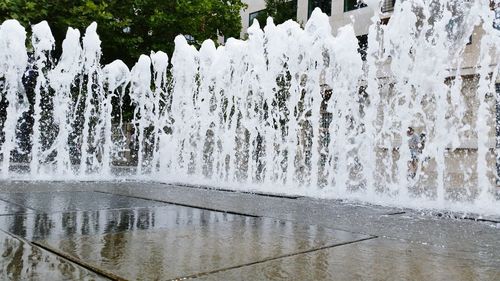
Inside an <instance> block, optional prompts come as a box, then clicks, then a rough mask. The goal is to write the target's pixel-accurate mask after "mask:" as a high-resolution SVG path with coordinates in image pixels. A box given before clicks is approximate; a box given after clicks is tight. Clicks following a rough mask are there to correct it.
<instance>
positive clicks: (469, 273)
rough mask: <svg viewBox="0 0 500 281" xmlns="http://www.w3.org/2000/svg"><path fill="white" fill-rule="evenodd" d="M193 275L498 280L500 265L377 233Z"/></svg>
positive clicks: (216, 277) (313, 280)
mask: <svg viewBox="0 0 500 281" xmlns="http://www.w3.org/2000/svg"><path fill="white" fill-rule="evenodd" d="M195 280H200V281H201V280H311V281H316V280H394V281H397V280H427V281H430V280H500V267H499V266H498V263H495V262H493V261H488V260H486V261H478V260H475V259H468V258H467V257H463V256H455V255H453V254H451V253H449V252H448V250H447V249H446V248H439V247H433V246H431V245H422V244H414V243H408V242H405V241H399V240H392V239H385V238H376V239H370V240H365V241H361V242H357V243H352V244H347V245H341V246H337V247H332V248H328V249H322V250H318V251H314V252H310V253H305V254H300V255H294V256H290V257H285V258H282V259H276V260H272V261H264V262H262V263H257V264H253V265H249V266H245V267H239V268H236V269H230V270H225V271H219V272H215V273H212V274H206V275H203V276H200V277H199V278H197V279H195Z"/></svg>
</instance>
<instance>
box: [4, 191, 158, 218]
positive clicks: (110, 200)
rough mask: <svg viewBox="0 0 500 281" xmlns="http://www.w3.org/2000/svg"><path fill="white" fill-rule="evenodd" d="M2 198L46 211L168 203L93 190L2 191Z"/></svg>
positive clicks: (12, 202)
mask: <svg viewBox="0 0 500 281" xmlns="http://www.w3.org/2000/svg"><path fill="white" fill-rule="evenodd" d="M0 200H3V201H4V202H9V203H11V204H15V205H17V206H23V207H24V208H29V209H31V210H37V211H39V212H45V213H49V212H62V211H78V210H98V209H121V208H137V207H155V206H165V205H166V204H165V203H162V202H158V201H151V200H144V199H139V198H132V197H128V196H121V195H118V194H108V193H101V192H92V191H90V192H89V191H58V192H17V193H0ZM0 202H1V201H0ZM0 207H1V205H0Z"/></svg>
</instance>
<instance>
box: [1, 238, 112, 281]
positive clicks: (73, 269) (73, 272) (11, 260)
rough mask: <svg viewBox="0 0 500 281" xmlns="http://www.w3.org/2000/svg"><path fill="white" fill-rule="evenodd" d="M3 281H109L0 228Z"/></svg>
mask: <svg viewBox="0 0 500 281" xmlns="http://www.w3.org/2000/svg"><path fill="white" fill-rule="evenodd" d="M0 254H1V258H0V280H40V281H45V280H108V279H106V278H104V277H101V276H99V275H97V274H95V273H94V272H91V271H89V270H86V269H84V268H82V267H80V266H78V265H75V264H74V263H71V262H68V261H66V260H65V259H62V258H60V257H58V256H56V255H53V254H51V253H49V252H47V251H45V250H43V249H40V248H38V247H36V246H31V245H29V244H28V243H26V242H23V241H21V240H19V239H17V238H15V237H12V236H10V235H8V234H6V233H4V232H1V231H0Z"/></svg>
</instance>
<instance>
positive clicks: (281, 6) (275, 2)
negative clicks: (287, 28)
mask: <svg viewBox="0 0 500 281" xmlns="http://www.w3.org/2000/svg"><path fill="white" fill-rule="evenodd" d="M267 17H272V18H273V21H274V23H275V24H280V23H283V22H285V21H287V20H290V19H291V20H297V0H266V12H265V13H261V14H259V15H258V16H257V20H258V21H259V23H260V24H261V26H264V25H265V23H266V18H267Z"/></svg>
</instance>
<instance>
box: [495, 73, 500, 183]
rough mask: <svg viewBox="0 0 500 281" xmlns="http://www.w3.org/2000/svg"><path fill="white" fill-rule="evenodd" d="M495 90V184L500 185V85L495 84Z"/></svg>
mask: <svg viewBox="0 0 500 281" xmlns="http://www.w3.org/2000/svg"><path fill="white" fill-rule="evenodd" d="M495 90H496V126H495V127H496V135H497V138H496V140H497V141H496V149H495V152H496V166H497V184H500V153H499V151H500V83H497V84H495Z"/></svg>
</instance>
